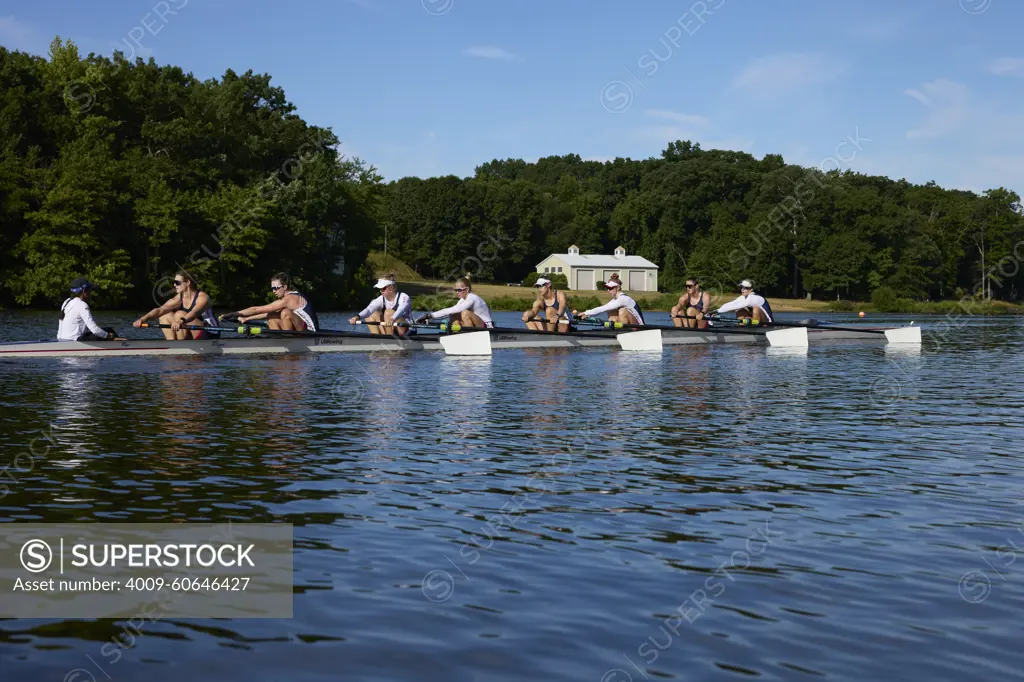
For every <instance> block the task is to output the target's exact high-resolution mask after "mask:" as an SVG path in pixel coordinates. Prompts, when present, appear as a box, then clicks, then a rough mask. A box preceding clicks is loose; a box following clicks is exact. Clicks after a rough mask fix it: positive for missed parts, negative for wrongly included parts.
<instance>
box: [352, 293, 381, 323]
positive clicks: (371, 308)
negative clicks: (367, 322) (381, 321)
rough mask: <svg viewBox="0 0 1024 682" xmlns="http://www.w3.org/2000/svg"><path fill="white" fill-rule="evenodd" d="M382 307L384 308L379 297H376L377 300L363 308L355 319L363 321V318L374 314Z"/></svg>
mask: <svg viewBox="0 0 1024 682" xmlns="http://www.w3.org/2000/svg"><path fill="white" fill-rule="evenodd" d="M383 307H384V304H383V303H381V300H380V296H378V297H377V298H375V299H373V300H372V301H370V305H368V306H366V307H365V308H363V309H362V310H360V311H359V314H358V315H356V317H358V318H359V319H360V320H362V319H364V318H366V317H368V316H370V315H372V314H374V313H375V312H377V311H378V310H380V309H381V308H383Z"/></svg>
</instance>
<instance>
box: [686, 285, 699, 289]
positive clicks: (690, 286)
mask: <svg viewBox="0 0 1024 682" xmlns="http://www.w3.org/2000/svg"><path fill="white" fill-rule="evenodd" d="M695 286H697V285H696V284H687V285H686V288H687V289H692V288H694V287H695Z"/></svg>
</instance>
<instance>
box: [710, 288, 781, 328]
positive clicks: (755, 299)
mask: <svg viewBox="0 0 1024 682" xmlns="http://www.w3.org/2000/svg"><path fill="white" fill-rule="evenodd" d="M733 310H735V311H736V319H737V320H742V321H743V323H744V324H751V323H753V324H760V323H762V322H769V323H770V322H772V317H773V314H772V306H771V304H769V303H768V301H767V300H765V298H764V296H760V295H759V294H756V293H754V283H753V282H751V281H750V280H749V279H745V280H743V281H742V282H740V295H739V298H737V299H735V300H733V301H729V302H728V303H726V304H725V305H723V306H722V307H721V308H719V309H718V310H716V311H715V314H716V315H717V314H719V313H728V312H732V311H733Z"/></svg>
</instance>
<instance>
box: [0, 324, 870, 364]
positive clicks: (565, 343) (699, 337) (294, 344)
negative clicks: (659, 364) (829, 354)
mask: <svg viewBox="0 0 1024 682" xmlns="http://www.w3.org/2000/svg"><path fill="white" fill-rule="evenodd" d="M479 331H481V330H473V331H465V332H456V333H454V334H419V335H416V336H414V337H411V338H396V337H393V336H373V335H370V334H364V333H357V332H352V333H344V332H333V333H332V335H331V336H323V337H301V338H296V337H287V336H262V337H240V338H225V339H209V340H202V341H194V340H187V341H165V340H163V339H160V340H148V339H130V340H126V341H35V342H15V343H0V357H3V358H26V357H82V356H93V357H96V356H99V357H111V356H126V355H254V354H282V353H288V354H292V353H344V352H363V353H372V352H375V351H380V352H395V351H420V350H431V351H444V348H443V347H442V345H441V339H442V338H446V337H447V338H451V337H457V336H459V335H460V334H469V333H475V332H479ZM487 331H488V332H489V333H490V341H491V346H492V347H493V348H591V347H594V348H600V347H618V346H619V345H620V343H619V340H618V339H617V336H618V335H619V334H620V332H613V331H604V330H602V331H593V332H571V333H566V334H559V333H554V332H545V331H534V330H525V329H504V328H496V329H489V330H487ZM662 337H663V340H662V342H663V343H664V344H665V345H684V344H719V343H754V344H765V343H767V341H766V339H765V332H764V331H763V330H756V329H729V330H728V331H727V332H722V331H714V330H707V329H686V328H680V329H674V330H671V331H666V332H664V333H663V334H662ZM808 337H809V338H810V339H811V341H821V340H832V339H866V340H872V341H878V340H881V341H885V336H884V335H880V334H878V333H877V332H874V333H872V332H871V331H867V330H866V331H864V332H859V331H849V330H822V329H813V330H808Z"/></svg>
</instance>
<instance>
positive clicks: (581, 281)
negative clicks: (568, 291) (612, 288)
mask: <svg viewBox="0 0 1024 682" xmlns="http://www.w3.org/2000/svg"><path fill="white" fill-rule="evenodd" d="M573 288H574V289H583V290H584V291H593V290H594V289H596V288H597V282H596V281H595V280H594V271H593V270H577V271H576V286H575V287H573Z"/></svg>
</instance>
